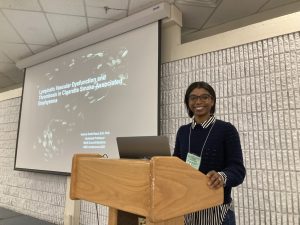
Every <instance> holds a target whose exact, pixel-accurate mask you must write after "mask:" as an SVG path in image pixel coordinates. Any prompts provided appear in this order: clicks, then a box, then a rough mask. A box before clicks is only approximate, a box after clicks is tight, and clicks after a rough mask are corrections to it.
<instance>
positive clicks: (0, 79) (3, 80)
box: [0, 74, 15, 88]
mask: <svg viewBox="0 0 300 225" xmlns="http://www.w3.org/2000/svg"><path fill="white" fill-rule="evenodd" d="M14 84H15V82H13V81H12V80H11V79H9V78H8V77H6V76H4V75H1V74H0V88H4V87H8V86H11V85H14Z"/></svg>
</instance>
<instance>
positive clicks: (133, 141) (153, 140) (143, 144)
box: [117, 136, 171, 159]
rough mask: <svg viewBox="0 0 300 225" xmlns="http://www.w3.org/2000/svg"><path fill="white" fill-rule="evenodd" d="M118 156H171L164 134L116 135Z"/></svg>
mask: <svg viewBox="0 0 300 225" xmlns="http://www.w3.org/2000/svg"><path fill="white" fill-rule="evenodd" d="M117 144H118V149H119V155H120V158H126V159H150V158H151V157H152V156H171V151H170V146H169V140H168V138H167V137H165V136H135V137H117Z"/></svg>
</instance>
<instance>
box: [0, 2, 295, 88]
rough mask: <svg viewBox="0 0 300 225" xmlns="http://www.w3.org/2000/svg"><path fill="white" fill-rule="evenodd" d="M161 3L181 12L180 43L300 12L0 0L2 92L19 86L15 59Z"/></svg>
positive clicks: (275, 5)
mask: <svg viewBox="0 0 300 225" xmlns="http://www.w3.org/2000/svg"><path fill="white" fill-rule="evenodd" d="M160 2H168V3H171V4H175V5H176V7H177V8H178V9H179V10H180V11H181V12H182V14H183V28H182V41H183V42H188V41H192V40H195V39H199V38H201V37H206V36H209V35H213V34H216V33H219V32H224V31H227V30H230V29H234V28H238V27H241V26H245V25H249V24H251V23H256V22H259V21H263V20H266V19H270V18H274V17H277V16H281V15H285V14H289V13H291V12H296V11H300V0H165V1H158V0H0V92H3V91H6V90H10V89H13V88H16V87H20V86H21V85H22V82H23V77H24V75H23V71H21V70H19V69H18V68H17V67H16V66H15V64H16V62H17V61H19V60H21V59H23V58H26V57H28V56H31V55H34V54H36V53H38V52H41V51H43V50H46V49H48V48H51V47H53V46H55V45H58V44H61V43H63V42H65V41H67V40H70V39H72V38H75V37H77V36H80V35H82V34H85V33H88V32H90V31H93V30H95V29H97V28H99V27H102V26H105V25H107V24H109V23H112V22H114V21H117V20H120V19H122V18H124V17H126V16H129V15H131V14H133V13H136V12H138V11H140V10H143V9H145V8H148V7H150V6H153V5H155V4H157V3H160Z"/></svg>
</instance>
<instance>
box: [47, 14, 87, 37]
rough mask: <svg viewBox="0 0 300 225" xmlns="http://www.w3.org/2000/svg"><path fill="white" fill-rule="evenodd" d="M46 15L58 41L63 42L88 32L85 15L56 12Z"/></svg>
mask: <svg viewBox="0 0 300 225" xmlns="http://www.w3.org/2000/svg"><path fill="white" fill-rule="evenodd" d="M47 17H48V21H49V23H50V25H51V27H52V29H53V32H54V34H55V36H56V38H57V39H58V41H59V42H64V41H66V40H69V39H72V38H74V37H78V36H79V35H81V34H84V33H87V32H88V29H87V21H86V19H85V17H79V16H68V15H57V14H47ZM61 21H64V22H63V23H62V22H61Z"/></svg>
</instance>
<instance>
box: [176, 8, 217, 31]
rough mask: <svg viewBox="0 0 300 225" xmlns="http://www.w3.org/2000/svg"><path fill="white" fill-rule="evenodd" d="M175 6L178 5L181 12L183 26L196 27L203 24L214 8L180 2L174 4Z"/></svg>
mask: <svg viewBox="0 0 300 225" xmlns="http://www.w3.org/2000/svg"><path fill="white" fill-rule="evenodd" d="M176 7H178V9H179V10H180V11H181V12H182V14H183V18H182V23H183V26H184V27H188V28H197V29H199V28H200V27H202V26H203V24H204V23H205V21H206V20H207V18H208V17H209V16H210V14H211V13H212V12H213V10H214V8H211V7H199V6H191V5H182V4H176Z"/></svg>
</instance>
